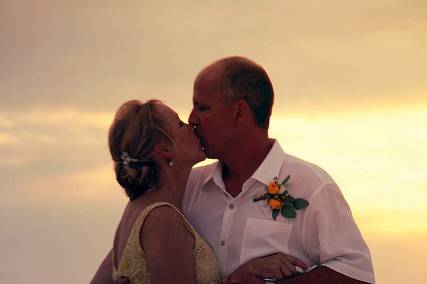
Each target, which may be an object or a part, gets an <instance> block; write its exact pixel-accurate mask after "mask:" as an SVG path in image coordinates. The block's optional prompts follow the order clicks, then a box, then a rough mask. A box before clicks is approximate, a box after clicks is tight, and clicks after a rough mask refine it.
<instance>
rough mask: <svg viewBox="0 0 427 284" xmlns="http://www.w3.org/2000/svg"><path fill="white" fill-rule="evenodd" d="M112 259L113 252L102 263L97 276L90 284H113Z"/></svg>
mask: <svg viewBox="0 0 427 284" xmlns="http://www.w3.org/2000/svg"><path fill="white" fill-rule="evenodd" d="M112 265H113V264H112V259H111V250H110V252H109V253H108V254H107V256H106V257H105V258H104V260H103V261H102V263H101V265H100V266H99V268H98V270H97V271H96V273H95V275H94V276H93V278H92V280H91V281H90V284H112V283H113V277H112Z"/></svg>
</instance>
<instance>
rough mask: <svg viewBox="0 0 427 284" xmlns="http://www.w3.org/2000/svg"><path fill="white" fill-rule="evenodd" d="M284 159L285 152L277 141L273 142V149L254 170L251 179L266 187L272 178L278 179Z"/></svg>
mask: <svg viewBox="0 0 427 284" xmlns="http://www.w3.org/2000/svg"><path fill="white" fill-rule="evenodd" d="M284 158H285V152H284V151H283V149H282V147H281V146H280V144H279V141H277V140H275V141H274V144H273V147H271V149H270V152H268V154H267V156H266V157H265V159H264V161H262V163H261V165H259V167H258V168H257V169H256V171H255V172H254V174H253V175H252V176H251V179H255V180H258V181H260V182H262V183H263V184H265V185H268V183H269V182H270V181H272V180H273V178H274V177H279V174H280V169H281V167H282V164H283V160H284Z"/></svg>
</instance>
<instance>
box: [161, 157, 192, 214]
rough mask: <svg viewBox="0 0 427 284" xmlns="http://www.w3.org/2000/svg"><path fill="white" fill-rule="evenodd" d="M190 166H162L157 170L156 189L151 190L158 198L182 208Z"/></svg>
mask: <svg viewBox="0 0 427 284" xmlns="http://www.w3.org/2000/svg"><path fill="white" fill-rule="evenodd" d="M190 171H191V166H180V165H173V166H169V165H167V166H163V167H160V170H159V179H158V182H157V186H156V189H155V190H154V191H153V193H155V194H156V195H157V197H158V199H160V200H162V201H165V202H169V203H171V204H172V205H174V206H175V207H177V208H178V209H180V210H182V199H183V197H184V192H185V187H186V185H187V180H188V176H189V175H190Z"/></svg>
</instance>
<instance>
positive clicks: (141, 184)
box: [108, 100, 173, 200]
mask: <svg viewBox="0 0 427 284" xmlns="http://www.w3.org/2000/svg"><path fill="white" fill-rule="evenodd" d="M158 103H161V102H160V101H158V100H149V101H147V102H145V103H142V102H141V101H138V100H131V101H127V102H125V103H124V104H123V105H122V106H120V108H119V109H118V110H117V112H116V116H115V118H114V121H113V123H112V125H111V127H110V131H109V135H108V141H109V146H110V153H111V157H112V159H113V161H114V169H115V172H116V180H117V182H118V183H119V184H120V185H121V186H122V187H123V188H124V189H125V191H126V194H127V195H128V196H129V198H130V200H134V199H135V198H137V197H139V196H141V195H142V194H144V193H146V192H147V191H148V190H149V189H150V188H152V187H154V186H155V185H156V184H157V179H158V174H159V173H158V171H159V167H158V163H157V161H156V160H155V157H154V151H153V150H154V146H155V145H156V144H158V143H159V142H166V143H173V138H172V136H171V135H170V132H169V130H168V128H167V126H166V123H165V122H164V120H163V118H162V116H161V115H160V113H159V112H158V111H157V110H156V108H155V107H154V106H155V104H158ZM124 153H126V154H125V156H127V157H130V158H131V159H132V161H129V160H124V159H123V157H124Z"/></svg>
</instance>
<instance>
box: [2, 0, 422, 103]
mask: <svg viewBox="0 0 427 284" xmlns="http://www.w3.org/2000/svg"><path fill="white" fill-rule="evenodd" d="M23 3H24V2H23V1H13V2H6V3H3V4H2V11H0V13H1V17H0V18H1V19H2V23H1V25H0V32H1V34H2V38H3V40H2V45H1V46H0V57H1V58H0V61H1V62H2V65H1V66H0V93H1V94H2V107H1V109H10V108H14V109H16V108H21V109H30V108H34V107H42V108H45V107H48V108H51V109H54V108H56V107H64V106H67V107H71V108H78V109H82V110H85V111H91V110H93V109H97V110H101V111H110V110H112V109H115V108H116V107H117V106H118V105H119V104H120V103H121V102H122V101H124V100H126V99H130V98H135V97H137V98H140V99H148V98H159V99H162V100H164V101H166V102H168V103H170V104H171V105H173V106H175V107H176V108H179V109H188V108H189V107H190V105H191V93H192V83H193V79H194V77H195V75H196V74H197V72H198V71H199V70H200V69H201V68H202V67H203V66H205V65H206V64H208V63H210V62H211V61H213V60H215V59H218V58H220V57H223V56H227V55H234V54H240V55H245V56H249V57H251V58H253V59H255V60H256V61H258V62H259V63H260V64H261V65H263V66H264V67H265V68H266V70H267V71H268V73H269V74H270V75H271V77H272V79H273V83H274V85H275V88H276V91H277V93H278V94H279V95H280V97H284V99H281V98H280V97H279V99H278V100H277V102H276V103H277V105H280V106H282V107H286V106H288V105H292V106H293V108H298V109H305V108H306V107H307V106H316V107H322V106H323V107H324V108H327V107H330V106H331V104H335V105H336V104H344V105H345V103H346V102H351V103H353V104H359V103H360V101H365V102H369V101H370V100H375V99H377V100H380V99H383V100H385V99H387V100H388V99H390V98H392V99H397V98H401V97H402V96H404V97H405V98H407V99H412V100H413V101H414V100H416V99H418V98H419V97H418V96H416V95H415V94H414V93H415V92H418V90H420V89H424V90H425V89H426V88H427V87H426V85H425V80H424V78H425V74H426V73H427V70H426V68H427V67H426V66H427V64H423V63H427V58H426V54H425V52H424V50H425V49H426V48H427V47H426V46H425V42H424V41H423V40H422V39H423V36H422V35H424V34H425V33H426V31H427V24H426V21H425V17H424V14H423V12H422V11H424V10H425V3H424V1H411V3H410V4H408V3H407V2H405V1H397V0H395V1H385V0H383V1H375V2H372V1H350V2H349V1H346V2H342V1H329V2H327V3H323V2H322V3H320V2H317V1H303V2H289V1H269V2H265V3H260V2H259V1H245V5H244V6H242V5H241V3H240V2H239V1H237V2H230V1H222V2H221V1H220V2H215V3H209V2H199V1H188V2H187V3H188V5H183V4H182V3H179V4H178V3H168V5H165V3H164V2H147V1H125V2H121V3H120V5H118V4H117V3H115V2H114V1H91V2H90V3H87V2H84V1H73V2H72V3H65V2H64V3H59V2H55V1H42V2H37V5H36V4H31V3H25V5H24V4H23ZM53 11H54V12H53Z"/></svg>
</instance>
